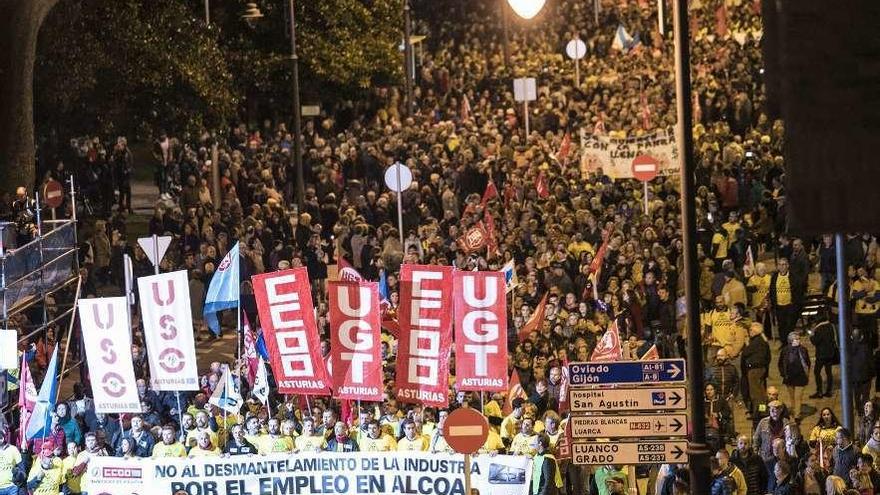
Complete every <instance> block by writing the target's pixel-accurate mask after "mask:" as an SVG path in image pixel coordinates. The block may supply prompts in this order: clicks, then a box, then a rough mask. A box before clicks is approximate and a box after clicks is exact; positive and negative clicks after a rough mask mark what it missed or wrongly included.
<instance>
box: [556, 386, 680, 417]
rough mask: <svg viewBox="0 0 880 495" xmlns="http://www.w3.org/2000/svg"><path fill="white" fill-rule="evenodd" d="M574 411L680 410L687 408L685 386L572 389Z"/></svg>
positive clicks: (570, 390)
mask: <svg viewBox="0 0 880 495" xmlns="http://www.w3.org/2000/svg"><path fill="white" fill-rule="evenodd" d="M568 398H569V401H568V404H569V408H570V409H571V412H572V413H585V412H623V411H680V410H684V409H687V393H686V392H685V388H684V387H669V388H615V389H583V388H570V389H569V390H568Z"/></svg>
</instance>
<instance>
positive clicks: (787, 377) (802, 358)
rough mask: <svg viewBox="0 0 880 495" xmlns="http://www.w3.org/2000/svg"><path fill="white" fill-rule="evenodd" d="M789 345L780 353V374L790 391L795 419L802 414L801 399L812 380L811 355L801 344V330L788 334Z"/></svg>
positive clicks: (790, 400) (789, 397)
mask: <svg viewBox="0 0 880 495" xmlns="http://www.w3.org/2000/svg"><path fill="white" fill-rule="evenodd" d="M787 340H788V345H787V346H785V347H783V348H782V351H781V352H780V353H779V375H780V376H781V377H782V384H783V385H785V389H786V391H787V392H788V403H789V404H791V406H792V408H791V412H792V414H793V415H794V419H795V421H797V419H798V418H799V417H800V415H801V400H802V399H803V397H804V387H806V386H807V383H809V381H810V355H809V354H808V353H807V350H806V349H804V347H803V346H802V345H801V334H800V332H791V333H789V334H788V336H787Z"/></svg>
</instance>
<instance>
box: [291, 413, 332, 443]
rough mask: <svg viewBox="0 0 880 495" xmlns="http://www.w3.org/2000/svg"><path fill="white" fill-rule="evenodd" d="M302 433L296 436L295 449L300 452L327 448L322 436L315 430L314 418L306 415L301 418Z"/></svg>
mask: <svg viewBox="0 0 880 495" xmlns="http://www.w3.org/2000/svg"><path fill="white" fill-rule="evenodd" d="M302 429H303V430H302V435H300V436H298V437H296V440H295V442H294V443H295V444H296V450H298V451H300V452H321V451H322V450H324V449H326V448H327V442H326V441H325V440H324V436H323V435H320V434H318V433H316V432H315V418H313V417H311V416H307V417H305V418H303V420H302Z"/></svg>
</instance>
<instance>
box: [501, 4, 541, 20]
mask: <svg viewBox="0 0 880 495" xmlns="http://www.w3.org/2000/svg"><path fill="white" fill-rule="evenodd" d="M545 1H546V0H507V3H508V4H510V8H512V9H513V11H514V12H516V15H518V16H520V17H522V18H523V19H531V18H532V17H535V16H536V15H538V12H540V11H541V9H542V8H544V2H545Z"/></svg>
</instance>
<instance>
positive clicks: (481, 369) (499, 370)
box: [454, 271, 507, 392]
mask: <svg viewBox="0 0 880 495" xmlns="http://www.w3.org/2000/svg"><path fill="white" fill-rule="evenodd" d="M504 284H505V282H504V274H503V273H501V272H466V271H456V272H455V291H454V292H455V380H456V387H457V388H458V390H474V391H479V390H487V391H493V392H506V391H507V298H506V292H505V289H504V287H505V285H504Z"/></svg>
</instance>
